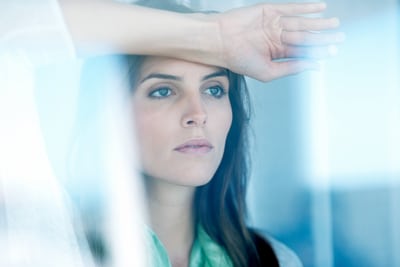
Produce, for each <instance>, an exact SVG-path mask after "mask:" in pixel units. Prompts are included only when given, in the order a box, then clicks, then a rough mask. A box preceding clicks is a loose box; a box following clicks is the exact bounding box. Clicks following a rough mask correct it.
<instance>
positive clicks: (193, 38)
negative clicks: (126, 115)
mask: <svg viewBox="0 0 400 267" xmlns="http://www.w3.org/2000/svg"><path fill="white" fill-rule="evenodd" d="M59 2H60V6H61V9H62V11H63V14H64V18H65V21H66V24H67V26H68V29H69V31H70V34H71V36H72V39H73V41H74V43H75V45H76V49H77V51H78V53H79V54H83V55H96V54H107V53H126V54H144V55H163V56H170V57H177V58H182V59H186V60H190V61H197V62H203V63H208V64H214V65H223V59H222V55H221V41H220V40H219V38H220V35H219V28H218V24H217V23H216V22H215V21H213V20H212V19H211V18H210V16H202V15H198V14H179V13H172V12H167V11H161V10H155V9H149V8H144V7H140V6H136V5H130V4H123V3H118V2H113V1H107V0H103V1H100V0H92V1H88V0H86V1H82V0H81V1H74V0H59Z"/></svg>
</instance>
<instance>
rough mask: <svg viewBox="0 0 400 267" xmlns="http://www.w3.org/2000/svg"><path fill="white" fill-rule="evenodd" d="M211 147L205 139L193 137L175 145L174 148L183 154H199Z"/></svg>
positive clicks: (208, 150)
mask: <svg viewBox="0 0 400 267" xmlns="http://www.w3.org/2000/svg"><path fill="white" fill-rule="evenodd" d="M213 148H214V147H213V146H212V145H211V143H210V142H208V141H207V140H206V139H194V140H189V141H187V142H185V143H183V144H181V145H179V146H177V147H176V148H174V150H175V151H177V152H180V153H184V154H198V155H201V154H206V153H208V152H210V151H211V150H212V149H213Z"/></svg>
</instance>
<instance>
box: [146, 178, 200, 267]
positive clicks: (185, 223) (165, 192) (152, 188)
mask: <svg viewBox="0 0 400 267" xmlns="http://www.w3.org/2000/svg"><path fill="white" fill-rule="evenodd" d="M146 179H147V181H146V191H147V204H148V212H149V216H150V226H151V228H152V229H153V231H154V232H155V233H156V234H157V236H158V238H159V239H160V240H161V242H162V243H163V245H164V246H165V248H166V250H167V253H168V255H169V257H170V259H171V262H172V265H173V266H187V265H188V262H189V255H190V251H191V247H192V244H193V240H194V218H193V209H192V205H193V197H194V190H195V188H193V187H187V186H179V185H174V184H171V183H167V182H164V181H160V180H158V179H157V180H156V179H153V178H150V177H147V178H146Z"/></svg>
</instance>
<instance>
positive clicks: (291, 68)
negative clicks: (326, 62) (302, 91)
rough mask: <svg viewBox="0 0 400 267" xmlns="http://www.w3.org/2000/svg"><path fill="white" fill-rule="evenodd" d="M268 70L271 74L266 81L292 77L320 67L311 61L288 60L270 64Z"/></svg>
mask: <svg viewBox="0 0 400 267" xmlns="http://www.w3.org/2000/svg"><path fill="white" fill-rule="evenodd" d="M270 69H271V70H273V72H272V73H270V75H269V78H268V80H272V79H277V78H281V77H284V76H287V75H294V74H298V73H301V72H304V71H310V70H319V69H320V65H319V63H318V62H317V61H312V60H289V61H279V62H272V63H271V66H270Z"/></svg>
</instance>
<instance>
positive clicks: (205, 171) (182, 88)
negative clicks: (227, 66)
mask: <svg viewBox="0 0 400 267" xmlns="http://www.w3.org/2000/svg"><path fill="white" fill-rule="evenodd" d="M139 73H140V74H139V79H138V81H139V82H138V85H137V86H136V87H135V91H134V93H133V97H132V101H133V109H134V119H135V124H136V135H137V138H138V142H137V143H138V145H139V157H140V159H141V166H142V172H143V173H144V174H145V177H146V179H145V184H146V188H147V203H148V209H149V214H150V223H151V227H152V229H153V230H154V231H155V232H156V234H157V235H158V237H159V238H160V240H161V241H162V243H163V244H164V246H165V247H166V249H167V252H168V254H169V256H170V259H171V262H172V264H173V266H187V265H188V263H189V255H190V249H191V246H192V243H193V238H194V234H193V232H194V229H193V225H194V223H193V217H192V212H191V211H192V206H191V205H192V202H193V195H194V190H195V187H197V186H200V185H204V184H206V183H207V182H209V181H210V179H211V178H212V176H213V175H214V173H215V171H216V169H217V168H218V165H219V164H220V162H221V159H222V156H223V152H224V149H225V140H226V137H227V134H228V131H229V129H230V126H231V122H232V110H231V105H230V101H229V96H228V90H229V81H228V78H227V76H226V74H227V73H226V71H225V70H224V69H222V68H219V67H215V66H208V65H203V64H199V63H193V62H188V61H182V60H179V59H172V58H165V57H147V58H146V59H145V61H144V63H143V65H142V67H141V69H140V72H139ZM199 140H201V142H202V144H203V143H204V142H205V140H207V142H208V143H209V145H210V146H197V147H191V146H189V147H187V146H183V147H182V144H187V142H198V141H199ZM196 144H197V143H196ZM177 148H178V149H177ZM179 148H181V149H179Z"/></svg>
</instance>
